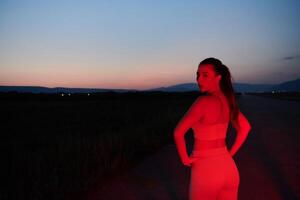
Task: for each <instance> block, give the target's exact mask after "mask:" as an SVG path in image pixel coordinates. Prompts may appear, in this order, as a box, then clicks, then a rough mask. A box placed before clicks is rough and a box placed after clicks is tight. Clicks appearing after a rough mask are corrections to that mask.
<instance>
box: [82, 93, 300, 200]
mask: <svg viewBox="0 0 300 200" xmlns="http://www.w3.org/2000/svg"><path fill="white" fill-rule="evenodd" d="M239 103H240V107H241V110H242V112H243V113H244V114H245V115H246V116H247V118H248V119H249V121H250V123H251V125H252V130H251V131H250V133H249V135H248V138H247V140H246V142H245V143H244V145H243V146H242V148H241V149H240V151H239V152H238V153H237V154H236V155H235V156H234V160H235V162H236V164H237V166H238V169H239V171H240V188H239V200H279V199H287V200H290V199H291V200H294V199H300V160H299V154H300V145H297V143H299V142H300V132H299V128H300V112H299V111H300V102H293V101H286V100H278V99H271V98H264V97H257V96H250V95H242V96H241V97H240V99H239ZM234 137H235V131H234V130H233V129H232V127H231V126H230V127H229V132H228V139H227V143H228V145H229V147H230V145H231V144H232V142H233V140H234ZM187 138H188V142H187V144H188V148H189V151H190V150H191V148H192V140H191V138H192V132H191V131H189V133H188V135H187ZM189 176H190V168H188V167H184V166H183V165H181V164H180V162H179V158H178V155H177V151H176V148H175V146H174V144H171V145H168V146H166V147H164V148H162V149H161V151H159V152H158V153H156V154H155V155H152V156H151V157H149V158H147V159H145V160H144V161H143V162H142V163H140V164H139V165H138V166H136V167H135V168H133V169H132V170H130V171H128V172H127V173H125V174H123V175H122V176H119V177H116V178H114V179H113V180H111V181H110V182H107V184H105V185H102V186H101V187H99V188H96V189H95V190H93V191H91V192H90V193H89V195H88V196H87V199H88V200H97V199H106V200H109V199H123V200H127V199H132V200H136V199H143V200H147V199H149V200H150V199H151V200H155V199H157V200H159V199H163V200H187V199H188V183H189Z"/></svg>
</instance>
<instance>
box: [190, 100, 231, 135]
mask: <svg viewBox="0 0 300 200" xmlns="http://www.w3.org/2000/svg"><path fill="white" fill-rule="evenodd" d="M222 111H223V105H222V102H221V113H222ZM220 116H221V114H220ZM228 124H229V122H223V123H215V124H202V123H198V124H197V128H196V130H195V129H193V131H194V137H195V139H197V140H215V139H225V138H226V133H227V129H228Z"/></svg>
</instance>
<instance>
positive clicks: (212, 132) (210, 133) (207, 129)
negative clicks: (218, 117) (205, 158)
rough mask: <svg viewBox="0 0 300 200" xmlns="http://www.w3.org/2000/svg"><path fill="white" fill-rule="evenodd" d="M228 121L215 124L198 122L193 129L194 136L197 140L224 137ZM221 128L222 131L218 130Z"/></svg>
mask: <svg viewBox="0 0 300 200" xmlns="http://www.w3.org/2000/svg"><path fill="white" fill-rule="evenodd" d="M228 124H229V123H228V122H226V123H217V124H212V125H209V124H198V125H197V131H196V130H195V129H194V130H193V131H194V137H195V139H198V140H215V139H225V138H226V133H227V128H228ZM220 130H222V131H220Z"/></svg>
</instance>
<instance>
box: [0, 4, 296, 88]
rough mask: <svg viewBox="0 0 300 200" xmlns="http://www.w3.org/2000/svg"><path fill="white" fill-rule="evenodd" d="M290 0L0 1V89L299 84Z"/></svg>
mask: <svg viewBox="0 0 300 200" xmlns="http://www.w3.org/2000/svg"><path fill="white" fill-rule="evenodd" d="M299 10H300V1H299V0H263V1H262V0H251V1H242V0H239V1H236V0H227V1H224V0H220V1H215V0H209V1H200V0H194V1H192V0H185V1H184V0H182V1H176V0H170V1H168V0H151V1H149V0H148V1H147V0H136V1H133V0H131V1H129V0H94V1H93V0H81V1H79V0H48V1H46V0H19V1H17V0H0V85H18V86H21V85H24V86H45V87H82V88H120V89H149V88H153V87H160V86H169V85H173V84H180V83H187V82H196V80H195V78H196V71H197V65H198V63H199V62H200V61H201V60H203V59H204V58H207V57H216V58H219V59H221V60H222V62H223V63H224V64H225V65H227V66H228V67H229V69H230V71H231V73H232V76H233V81H234V82H243V83H269V84H276V83H280V82H283V81H288V80H293V79H296V78H300V20H299V19H300V12H299Z"/></svg>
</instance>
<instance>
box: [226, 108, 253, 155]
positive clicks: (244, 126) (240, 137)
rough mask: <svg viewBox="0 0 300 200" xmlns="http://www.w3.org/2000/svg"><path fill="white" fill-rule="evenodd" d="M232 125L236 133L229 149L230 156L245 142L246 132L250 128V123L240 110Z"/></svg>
mask: <svg viewBox="0 0 300 200" xmlns="http://www.w3.org/2000/svg"><path fill="white" fill-rule="evenodd" d="M232 125H233V127H234V128H235V130H236V133H237V134H236V138H235V141H234V143H233V145H232V147H231V149H230V150H229V153H230V155H231V156H234V155H235V154H236V152H237V151H238V150H239V149H240V147H241V146H242V144H243V143H244V142H245V140H246V138H247V136H248V133H249V131H250V130H251V125H250V123H249V121H248V120H247V119H246V117H245V116H244V114H243V113H242V112H241V111H240V112H239V115H238V121H237V123H235V122H232Z"/></svg>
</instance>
